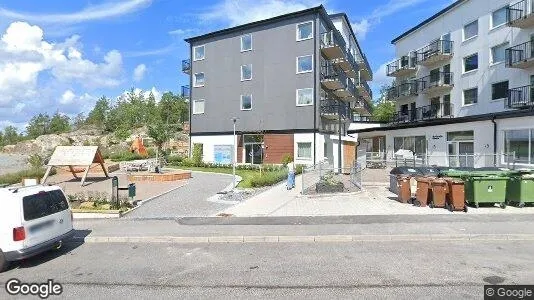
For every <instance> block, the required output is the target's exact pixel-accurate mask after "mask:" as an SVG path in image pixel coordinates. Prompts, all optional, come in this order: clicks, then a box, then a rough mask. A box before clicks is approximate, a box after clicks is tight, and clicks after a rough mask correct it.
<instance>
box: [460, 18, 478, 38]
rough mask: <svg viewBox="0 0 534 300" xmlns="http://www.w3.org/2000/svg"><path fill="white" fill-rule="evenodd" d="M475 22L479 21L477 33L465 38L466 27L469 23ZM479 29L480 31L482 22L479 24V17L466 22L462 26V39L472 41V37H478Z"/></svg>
mask: <svg viewBox="0 0 534 300" xmlns="http://www.w3.org/2000/svg"><path fill="white" fill-rule="evenodd" d="M475 22H476V23H477V34H475V35H474V36H472V37H469V38H465V27H466V26H468V25H471V24H473V23H475ZM479 31H480V24H479V22H478V19H476V20H473V21H471V22H469V23H466V24H465V25H464V26H463V27H462V41H464V42H467V41H470V40H472V39H476V38H477V37H478V33H479Z"/></svg>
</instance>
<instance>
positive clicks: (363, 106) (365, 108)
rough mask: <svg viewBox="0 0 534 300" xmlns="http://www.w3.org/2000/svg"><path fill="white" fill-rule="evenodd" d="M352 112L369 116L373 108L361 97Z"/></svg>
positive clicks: (353, 106)
mask: <svg viewBox="0 0 534 300" xmlns="http://www.w3.org/2000/svg"><path fill="white" fill-rule="evenodd" d="M352 110H354V111H356V112H357V113H359V114H363V115H368V114H370V113H371V106H370V105H369V103H368V102H367V101H366V100H365V99H363V98H361V97H360V99H359V100H356V101H355V102H354V104H353V105H352Z"/></svg>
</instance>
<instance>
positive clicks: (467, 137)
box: [447, 131, 475, 167]
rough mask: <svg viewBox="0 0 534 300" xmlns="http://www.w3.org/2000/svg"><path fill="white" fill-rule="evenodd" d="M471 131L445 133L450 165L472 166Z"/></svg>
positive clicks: (472, 138)
mask: <svg viewBox="0 0 534 300" xmlns="http://www.w3.org/2000/svg"><path fill="white" fill-rule="evenodd" d="M473 140H474V135H473V131H458V132H448V133H447V154H448V158H449V166H450V167H474V166H475V151H474V150H475V147H474V142H473Z"/></svg>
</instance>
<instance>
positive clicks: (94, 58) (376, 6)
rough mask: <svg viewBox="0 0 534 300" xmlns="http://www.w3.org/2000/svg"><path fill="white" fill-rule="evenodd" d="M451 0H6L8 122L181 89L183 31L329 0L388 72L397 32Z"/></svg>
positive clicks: (2, 58) (3, 67)
mask: <svg viewBox="0 0 534 300" xmlns="http://www.w3.org/2000/svg"><path fill="white" fill-rule="evenodd" d="M451 2H452V1H451V0H354V1H346V0H328V1H322V2H321V1H314V0H285V1H282V0H210V1H183V0H91V1H87V0H77V1H64V0H47V1H39V0H3V1H2V2H1V3H0V95H2V96H1V97H0V128H3V127H4V126H7V125H15V126H17V127H19V128H24V126H25V123H26V122H27V120H28V119H29V118H30V117H31V116H33V115H34V114H36V113H39V112H47V113H54V112H56V111H59V112H62V113H66V114H69V115H75V114H77V113H79V112H87V111H88V110H89V109H90V108H91V107H92V105H93V104H94V102H95V101H96V99H97V98H99V97H100V96H102V95H106V96H108V97H110V98H116V97H117V96H119V95H121V94H122V93H124V91H126V90H129V89H130V88H132V87H135V88H138V89H140V92H147V91H153V92H154V94H156V96H157V97H158V96H160V95H161V93H163V92H165V91H173V92H176V93H178V92H179V90H180V86H181V85H183V84H187V82H188V78H187V77H186V76H185V75H183V74H182V73H181V71H180V62H181V60H182V59H183V58H187V56H188V47H187V44H186V43H185V42H184V41H183V39H184V38H186V37H190V36H195V35H199V34H203V33H207V32H211V31H214V30H217V29H222V28H226V27H230V26H235V25H239V24H243V23H248V22H251V21H255V20H259V19H265V18H269V17H272V16H275V15H279V14H283V13H288V12H292V11H296V10H300V9H305V8H307V7H311V6H316V5H318V4H321V3H322V4H323V5H324V6H325V7H326V9H327V10H328V12H330V13H335V12H345V13H347V15H348V16H349V18H350V21H351V23H352V24H353V27H354V29H355V31H356V32H357V35H358V38H359V41H360V45H361V46H362V48H363V50H364V52H365V53H366V55H367V58H368V59H369V62H370V64H371V67H372V69H373V71H374V72H375V81H374V82H373V83H372V87H373V89H374V90H375V94H378V93H377V92H378V88H379V87H380V85H381V84H383V83H386V82H387V81H388V80H389V79H388V78H387V77H386V76H385V74H384V69H383V65H384V63H386V62H387V61H390V60H391V59H392V58H393V57H394V48H393V46H392V45H391V44H390V41H391V40H392V39H393V38H394V37H396V36H398V35H399V34H401V33H403V32H404V31H406V30H408V29H410V28H411V27H413V26H415V25H416V24H417V23H419V22H420V21H422V20H423V19H425V18H428V17H430V16H431V15H433V14H434V13H436V12H437V11H438V10H440V9H442V8H443V7H445V6H447V5H448V4H450V3H451Z"/></svg>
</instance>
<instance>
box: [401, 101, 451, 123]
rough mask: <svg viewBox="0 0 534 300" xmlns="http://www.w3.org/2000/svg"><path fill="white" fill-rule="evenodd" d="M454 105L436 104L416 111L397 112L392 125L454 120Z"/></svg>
mask: <svg viewBox="0 0 534 300" xmlns="http://www.w3.org/2000/svg"><path fill="white" fill-rule="evenodd" d="M453 117H454V116H453V105H452V104H449V103H447V104H445V103H440V104H435V105H427V106H421V107H418V108H416V109H415V110H410V109H408V110H405V111H400V112H397V113H396V114H395V115H394V116H393V120H392V123H407V122H420V121H428V120H435V119H443V118H453Z"/></svg>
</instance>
